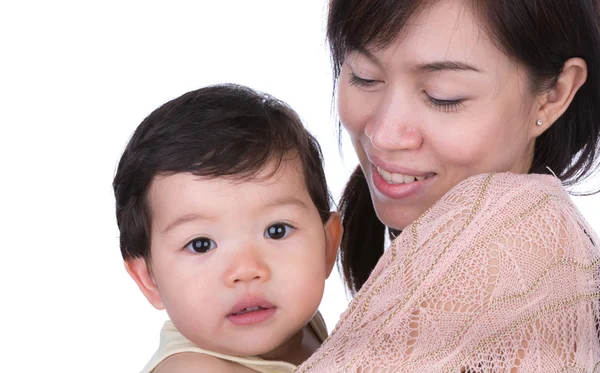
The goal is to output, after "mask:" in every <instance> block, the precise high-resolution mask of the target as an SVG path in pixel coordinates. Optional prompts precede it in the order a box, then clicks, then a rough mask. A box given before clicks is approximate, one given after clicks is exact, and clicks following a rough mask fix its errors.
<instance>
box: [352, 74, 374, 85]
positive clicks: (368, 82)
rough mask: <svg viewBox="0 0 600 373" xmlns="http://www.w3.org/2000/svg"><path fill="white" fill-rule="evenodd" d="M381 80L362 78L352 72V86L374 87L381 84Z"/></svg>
mask: <svg viewBox="0 0 600 373" xmlns="http://www.w3.org/2000/svg"><path fill="white" fill-rule="evenodd" d="M379 82H380V81H379V80H375V79H365V78H361V77H359V76H358V75H356V74H354V72H350V84H351V85H354V86H357V87H372V86H374V85H375V84H377V83H379Z"/></svg>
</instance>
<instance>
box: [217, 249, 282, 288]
mask: <svg viewBox="0 0 600 373" xmlns="http://www.w3.org/2000/svg"><path fill="white" fill-rule="evenodd" d="M234 255H235V257H234V258H232V262H231V264H230V266H229V268H228V269H227V272H226V273H225V283H226V285H227V286H230V287H233V286H237V285H241V284H244V283H254V282H265V281H268V280H269V279H270V277H271V271H270V269H269V267H268V265H267V264H266V263H265V262H264V260H262V257H261V255H260V253H259V252H258V249H247V250H246V249H242V250H240V251H239V252H238V253H237V254H234Z"/></svg>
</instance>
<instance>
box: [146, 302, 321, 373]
mask: <svg viewBox="0 0 600 373" xmlns="http://www.w3.org/2000/svg"><path fill="white" fill-rule="evenodd" d="M309 325H310V327H311V328H312V330H313V331H314V332H315V334H316V335H317V337H318V338H319V340H320V341H321V342H323V341H324V340H325V339H326V338H327V327H326V326H325V320H323V317H322V316H321V313H320V312H317V314H316V315H315V316H314V317H313V319H312V320H311V321H310V323H309ZM182 352H195V353H199V354H205V355H210V356H214V357H216V358H219V359H223V360H226V361H231V362H234V363H237V364H240V365H243V366H245V367H248V368H250V369H253V370H255V371H257V372H260V373H292V372H293V371H294V369H296V366H295V365H293V364H290V363H287V362H284V361H272V360H264V359H261V358H259V357H257V356H245V357H240V356H230V355H225V354H220V353H218V352H212V351H209V350H205V349H203V348H200V347H198V346H196V345H195V344H193V343H192V342H190V341H189V340H188V339H187V338H185V337H184V336H183V335H182V334H181V333H180V332H179V330H177V328H175V326H174V325H173V323H172V322H171V321H166V322H165V324H164V325H163V327H162V329H161V331H160V345H159V346H158V350H157V351H156V352H155V353H154V355H153V356H152V358H151V359H150V361H149V362H148V364H146V366H145V367H144V369H142V371H141V372H140V373H152V372H153V371H154V369H155V368H156V367H157V366H158V364H160V363H161V362H163V361H164V360H165V359H166V358H168V357H170V356H173V355H175V354H179V353H182Z"/></svg>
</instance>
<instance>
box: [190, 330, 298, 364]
mask: <svg viewBox="0 0 600 373" xmlns="http://www.w3.org/2000/svg"><path fill="white" fill-rule="evenodd" d="M298 328H299V329H300V330H298V331H296V330H294V331H291V332H288V333H286V332H285V331H283V330H281V328H277V329H278V330H276V331H275V332H274V331H273V328H249V329H248V330H244V331H241V332H240V333H233V335H231V334H228V335H226V336H215V337H213V338H206V334H205V333H202V334H203V335H202V336H200V335H190V333H185V332H184V331H181V332H182V334H183V335H184V336H185V337H186V338H188V339H189V340H190V341H191V342H193V343H194V344H195V345H196V346H198V347H200V348H203V349H206V350H209V351H212V352H217V353H221V354H225V355H231V356H259V357H261V358H263V359H267V360H280V359H279V358H278V356H280V355H285V351H287V350H288V349H290V348H292V347H291V346H292V345H295V344H296V343H298V345H300V344H301V343H302V335H303V331H302V328H301V327H298ZM186 334H187V335H186Z"/></svg>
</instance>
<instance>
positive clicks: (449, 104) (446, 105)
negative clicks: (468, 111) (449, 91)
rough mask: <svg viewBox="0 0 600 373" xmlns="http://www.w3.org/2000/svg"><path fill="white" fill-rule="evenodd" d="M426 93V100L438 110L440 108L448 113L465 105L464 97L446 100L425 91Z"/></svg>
mask: <svg viewBox="0 0 600 373" xmlns="http://www.w3.org/2000/svg"><path fill="white" fill-rule="evenodd" d="M425 95H426V96H427V98H426V101H427V104H428V105H429V106H431V107H432V108H434V109H436V110H440V111H443V112H446V113H453V112H456V111H458V109H459V108H460V107H461V106H462V105H463V102H464V101H465V99H463V98H460V99H455V100H445V99H441V98H435V97H432V96H430V95H428V94H427V93H425Z"/></svg>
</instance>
